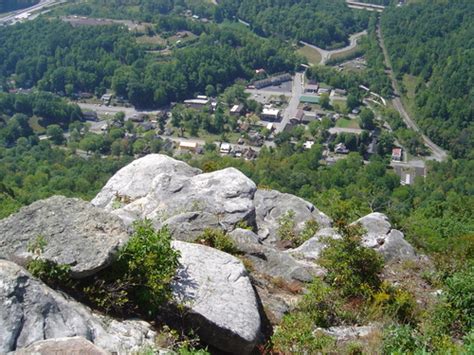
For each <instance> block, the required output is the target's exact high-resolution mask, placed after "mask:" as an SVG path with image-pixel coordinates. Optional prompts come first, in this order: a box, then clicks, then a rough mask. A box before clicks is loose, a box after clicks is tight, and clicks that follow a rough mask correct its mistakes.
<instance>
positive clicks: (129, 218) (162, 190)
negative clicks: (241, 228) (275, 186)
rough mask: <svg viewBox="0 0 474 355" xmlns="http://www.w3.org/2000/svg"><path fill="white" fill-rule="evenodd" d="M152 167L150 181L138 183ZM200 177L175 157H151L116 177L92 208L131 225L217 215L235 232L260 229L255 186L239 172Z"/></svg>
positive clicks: (96, 199)
mask: <svg viewBox="0 0 474 355" xmlns="http://www.w3.org/2000/svg"><path fill="white" fill-rule="evenodd" d="M142 160H144V161H142ZM155 160H156V162H155ZM163 161H165V162H166V164H163ZM147 164H151V165H152V166H153V167H154V168H153V169H152V170H151V173H150V172H149V173H147V174H146V177H145V178H144V180H145V181H137V179H142V175H143V173H142V171H143V170H145V171H146V170H147V169H148V168H147ZM168 166H172V167H173V169H171V168H169V169H168ZM198 173H199V171H198V170H196V169H193V168H191V167H189V166H188V165H186V164H185V163H182V162H178V161H176V160H174V159H171V158H169V157H166V158H164V156H162V155H159V154H152V155H147V156H146V157H144V158H141V159H138V160H137V161H135V162H134V163H132V164H130V165H128V166H126V167H125V168H123V169H122V170H120V171H119V172H118V173H117V174H116V175H114V177H112V178H111V179H110V180H109V182H108V183H107V185H106V186H105V188H104V189H103V191H101V192H100V193H99V194H98V195H97V196H96V198H94V200H93V201H92V203H93V204H94V205H96V206H100V207H104V208H105V209H106V210H109V211H113V213H114V214H116V215H118V216H119V217H120V218H122V220H123V221H125V222H126V223H131V222H133V221H134V220H137V219H144V218H149V219H151V220H152V221H153V223H154V225H155V226H156V227H160V226H161V225H162V224H163V222H165V221H166V220H167V219H170V218H172V217H174V216H177V215H180V214H186V213H191V212H199V213H200V214H201V215H202V214H203V213H208V214H212V215H214V216H216V218H217V219H218V222H219V224H220V225H221V226H223V227H224V228H225V229H232V228H233V226H234V225H235V224H237V223H238V222H240V221H245V222H247V223H248V224H250V225H254V224H255V207H254V205H253V197H254V194H255V191H256V186H255V184H254V183H253V181H251V180H250V179H248V178H247V177H246V176H245V175H244V174H242V173H241V172H240V171H238V170H236V169H234V168H228V169H224V170H219V171H216V172H213V173H208V174H199V175H198ZM153 174H154V175H153ZM152 175H153V176H152ZM143 184H147V187H146V188H144V187H142V186H141V185H143ZM137 186H139V187H137ZM129 190H130V191H129Z"/></svg>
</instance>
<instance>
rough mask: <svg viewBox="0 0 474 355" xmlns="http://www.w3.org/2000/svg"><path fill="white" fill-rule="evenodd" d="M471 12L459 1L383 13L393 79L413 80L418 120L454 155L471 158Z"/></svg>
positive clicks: (469, 6)
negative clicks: (394, 75)
mask: <svg viewBox="0 0 474 355" xmlns="http://www.w3.org/2000/svg"><path fill="white" fill-rule="evenodd" d="M473 13H474V3H473V2H472V1H469V0H459V1H450V2H447V3H446V2H441V1H437V2H420V3H416V4H410V5H407V6H403V7H401V8H396V9H395V8H393V9H392V8H390V9H388V10H387V11H385V12H384V14H383V16H382V29H383V33H384V37H385V41H386V46H387V49H388V51H389V55H390V57H391V61H392V65H393V68H394V71H395V73H396V75H397V79H398V80H400V81H402V80H403V79H404V78H407V77H406V75H410V76H411V77H409V78H411V80H412V81H413V82H414V83H413V84H412V85H414V86H415V88H414V95H415V96H416V98H415V99H414V107H415V110H416V117H417V122H418V124H419V125H420V127H421V128H422V129H423V130H424V132H425V133H426V134H427V135H428V136H429V137H430V138H431V139H433V141H434V142H436V143H438V144H440V145H441V146H443V147H444V148H447V149H449V150H450V152H451V153H452V154H453V156H455V157H472V151H473V148H474V124H473V121H474V95H473V92H472V88H473V83H474V43H473V41H472V39H473V38H474V22H473V21H472V14H473ZM401 89H402V91H403V94H406V93H407V90H408V88H407V87H406V86H403V85H402V88H401Z"/></svg>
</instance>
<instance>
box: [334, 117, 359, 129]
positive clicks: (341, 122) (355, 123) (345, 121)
mask: <svg viewBox="0 0 474 355" xmlns="http://www.w3.org/2000/svg"><path fill="white" fill-rule="evenodd" d="M336 127H339V128H360V126H359V119H358V118H356V119H354V120H351V119H349V118H340V119H338V120H337V122H336Z"/></svg>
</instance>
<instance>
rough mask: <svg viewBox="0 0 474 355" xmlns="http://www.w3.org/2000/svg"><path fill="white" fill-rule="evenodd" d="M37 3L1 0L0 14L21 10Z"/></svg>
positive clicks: (34, 1) (36, 1) (25, 0)
mask: <svg viewBox="0 0 474 355" xmlns="http://www.w3.org/2000/svg"><path fill="white" fill-rule="evenodd" d="M38 2H39V0H2V1H1V2H0V13H2V12H9V11H14V10H18V9H23V8H25V7H29V6H33V5H35V4H37V3H38Z"/></svg>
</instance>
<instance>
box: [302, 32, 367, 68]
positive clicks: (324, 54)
mask: <svg viewBox="0 0 474 355" xmlns="http://www.w3.org/2000/svg"><path fill="white" fill-rule="evenodd" d="M366 34H367V31H362V32H358V33H354V34H352V35H351V36H350V37H349V42H350V44H349V45H348V46H346V47H343V48H338V49H334V50H332V51H328V50H326V49H322V48H319V47H318V46H315V45H314V44H311V43H308V42H304V41H300V43H301V44H302V45H305V46H307V47H310V48H313V49H315V50H317V51H318V52H319V53H320V54H321V61H320V62H319V64H321V65H324V64H326V63H327V61H328V60H329V59H331V56H332V55H334V54H339V53H343V52H346V51H350V50H352V49H354V48H355V47H356V46H357V41H358V40H359V38H360V37H362V36H365V35H366Z"/></svg>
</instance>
